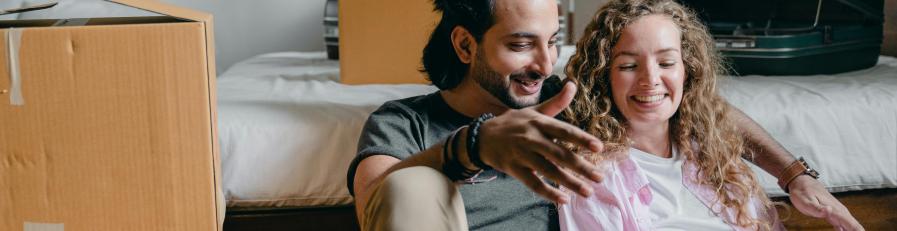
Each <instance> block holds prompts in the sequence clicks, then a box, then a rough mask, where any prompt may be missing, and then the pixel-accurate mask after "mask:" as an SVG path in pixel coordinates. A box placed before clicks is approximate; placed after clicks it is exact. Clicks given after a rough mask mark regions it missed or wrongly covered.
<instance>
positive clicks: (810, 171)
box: [798, 157, 819, 179]
mask: <svg viewBox="0 0 897 231" xmlns="http://www.w3.org/2000/svg"><path fill="white" fill-rule="evenodd" d="M798 161H800V164H801V165H803V166H804V169H805V170H804V173H806V174H807V175H810V176H811V177H813V178H816V179H819V172H817V171H816V170H815V169H813V168H810V165H809V164H807V161H805V160H804V158H803V157H801V158H799V159H798Z"/></svg>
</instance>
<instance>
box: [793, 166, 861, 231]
mask: <svg viewBox="0 0 897 231" xmlns="http://www.w3.org/2000/svg"><path fill="white" fill-rule="evenodd" d="M788 191H789V192H790V196H789V197H790V199H791V204H794V207H796V208H797V210H798V211H800V212H801V213H803V214H804V215H807V216H811V217H816V218H824V219H825V220H826V221H828V223H829V224H831V225H832V226H834V228H835V230H851V231H852V230H865V229H863V226H861V225H860V223H859V222H858V221H857V219H856V218H854V217H853V215H851V214H850V211H848V210H847V207H844V205H843V204H841V202H840V201H838V199H836V198H835V197H834V196H832V194H831V193H829V192H828V190H826V189H825V187H824V186H823V185H822V183H821V182H819V181H817V180H816V179H813V177H810V176H807V175H800V176H798V177H797V178H795V179H794V181H792V182H791V183H790V184H788Z"/></svg>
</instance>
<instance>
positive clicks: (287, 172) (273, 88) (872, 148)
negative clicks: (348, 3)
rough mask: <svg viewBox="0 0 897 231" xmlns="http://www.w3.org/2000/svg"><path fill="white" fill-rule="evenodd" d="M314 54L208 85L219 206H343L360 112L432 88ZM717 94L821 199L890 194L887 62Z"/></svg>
mask: <svg viewBox="0 0 897 231" xmlns="http://www.w3.org/2000/svg"><path fill="white" fill-rule="evenodd" d="M323 57H324V53H323V52H319V53H276V54H268V55H263V56H259V57H256V58H253V59H249V60H247V61H244V62H241V63H238V64H236V65H234V66H233V67H232V68H231V69H230V70H228V71H227V72H225V73H224V74H222V76H220V77H219V79H218V98H219V101H218V110H219V112H218V117H219V121H218V127H219V129H218V132H219V139H220V141H221V142H220V144H221V155H222V170H223V175H224V179H223V190H224V193H225V198H226V200H227V205H228V206H229V207H271V206H277V207H283V206H299V207H309V206H332V205H345V204H350V203H352V198H351V196H350V195H349V193H348V190H347V189H346V186H345V185H346V169H347V168H348V165H349V162H350V161H351V159H352V158H353V157H354V156H355V151H356V144H357V138H358V136H359V134H360V130H361V127H362V125H363V124H364V121H365V120H366V118H367V116H368V114H370V112H372V111H373V110H375V109H376V108H377V107H379V105H380V104H382V103H383V102H385V101H388V100H393V99H399V98H404V97H410V96H414V95H420V94H426V93H430V92H433V91H436V88H435V87H432V86H428V85H416V84H408V85H363V86H349V85H343V84H339V83H336V82H333V81H332V80H335V79H338V67H337V66H336V65H334V63H335V62H333V61H323V60H321V59H322V58H323ZM328 62H333V63H329V64H328ZM301 63H306V64H307V63H317V64H318V65H313V66H302V65H299V66H297V65H296V64H301ZM560 64H563V62H562V63H560ZM722 92H723V94H724V96H725V97H726V98H727V99H728V100H730V102H731V103H732V104H733V105H735V106H737V107H739V108H741V109H742V110H743V111H744V112H745V113H747V114H748V115H750V116H751V117H752V118H754V119H755V120H756V121H757V122H758V123H760V124H761V125H762V126H763V127H764V128H766V129H767V130H768V131H769V132H770V133H771V134H772V135H773V136H774V137H775V138H776V139H777V140H778V141H780V142H781V143H782V144H783V145H784V146H785V147H786V148H787V149H788V150H789V151H791V152H792V153H794V154H796V155H800V156H804V157H806V159H807V160H808V162H810V163H811V164H812V165H813V166H814V167H817V168H819V171H820V172H821V174H822V178H821V179H820V180H822V182H824V183H825V184H826V185H827V186H829V189H830V190H832V191H834V192H839V191H848V190H860V189H867V188H882V187H897V167H895V166H897V59H894V58H892V57H882V58H881V59H880V64H879V65H877V66H876V67H873V68H871V69H867V70H861V71H855V72H849V73H843V74H838V75H836V76H813V77H784V78H783V77H775V78H771V77H761V76H748V77H736V78H731V79H729V82H726V83H725V84H724V85H723V91H722ZM755 169H758V168H755ZM758 170H759V169H758ZM760 172H762V171H760ZM758 175H759V176H760V181H761V184H762V185H763V187H764V188H765V189H766V190H767V192H769V193H770V194H771V195H774V196H780V195H784V193H783V192H782V191H781V189H778V186H776V184H775V180H773V178H772V177H771V176H769V175H768V174H766V173H761V174H758Z"/></svg>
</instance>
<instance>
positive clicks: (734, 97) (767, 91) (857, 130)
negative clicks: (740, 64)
mask: <svg viewBox="0 0 897 231" xmlns="http://www.w3.org/2000/svg"><path fill="white" fill-rule="evenodd" d="M730 80H731V81H730V82H729V83H728V84H725V85H724V86H723V88H722V89H721V92H722V93H723V95H724V96H725V97H726V99H728V100H729V102H730V103H731V104H733V105H735V106H736V107H738V108H739V109H741V110H742V111H744V112H745V113H746V114H748V115H749V116H750V117H751V118H753V119H754V120H755V121H757V122H758V123H760V125H762V126H763V127H764V128H765V129H766V130H767V131H768V132H769V133H770V134H772V135H773V136H774V137H775V138H776V140H778V141H779V143H781V144H782V145H784V146H785V148H786V149H788V151H790V152H791V153H792V154H794V155H795V156H804V157H805V158H806V159H807V162H809V163H810V164H811V166H812V167H814V168H818V170H819V172H820V173H821V178H820V180H821V181H822V182H823V183H825V185H826V186H827V187H828V188H829V191H832V192H842V191H852V190H861V189H868V188H883V187H887V188H893V187H897V59H895V58H894V57H886V56H882V57H880V58H879V63H878V65H876V66H874V67H872V68H869V69H865V70H859V71H853V72H847V73H841V74H837V75H832V76H825V75H818V76H800V77H763V76H746V77H735V78H731V79H730ZM754 169H755V171H758V172H762V171H759V168H754ZM758 175H760V183H761V184H762V185H763V187H764V188H765V189H766V191H767V192H768V193H769V194H770V195H773V196H782V195H785V193H784V192H783V191H782V190H781V189H779V187H778V186H777V185H776V181H775V178H773V177H772V176H771V175H769V174H766V173H765V172H764V173H763V174H758Z"/></svg>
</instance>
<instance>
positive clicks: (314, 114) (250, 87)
mask: <svg viewBox="0 0 897 231" xmlns="http://www.w3.org/2000/svg"><path fill="white" fill-rule="evenodd" d="M323 55H324V53H315V54H309V53H278V54H269V55H263V56H259V57H256V58H253V59H250V60H247V61H244V62H241V63H238V64H236V65H235V66H234V67H233V68H231V70H229V71H227V72H226V73H224V74H222V76H221V77H219V78H218V133H219V140H220V144H221V165H222V170H223V171H222V174H223V191H224V194H225V199H226V201H227V206H229V207H235V206H236V207H272V206H276V207H283V206H329V205H344V204H350V203H352V201H353V200H352V197H351V196H350V195H349V192H348V190H347V189H346V170H347V169H348V167H349V163H350V162H351V160H352V158H353V157H354V156H355V153H356V146H357V142H358V136H359V134H360V133H361V127H362V126H363V125H364V122H365V120H366V119H367V116H368V115H369V114H370V113H371V112H373V111H374V110H375V109H377V108H378V107H379V106H380V105H381V104H383V103H384V102H386V101H388V100H393V99H399V98H404V97H410V96H414V95H420V94H426V93H431V92H434V91H436V88H435V87H432V86H427V85H412V84H406V85H362V86H351V85H343V84H339V83H337V82H334V81H332V79H334V78H335V76H334V75H333V73H334V72H333V71H334V70H333V68H332V67H333V66H331V67H328V66H326V65H325V66H316V67H314V68H312V67H306V68H304V69H303V67H296V66H295V65H293V64H296V63H327V62H332V61H323V60H320V58H322V57H324V56H323ZM310 59H311V60H310ZM291 63H292V64H291ZM336 68H337V69H338V67H336ZM297 70H299V72H297ZM337 71H338V70H337ZM297 73H299V74H297ZM337 73H338V72H337Z"/></svg>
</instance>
